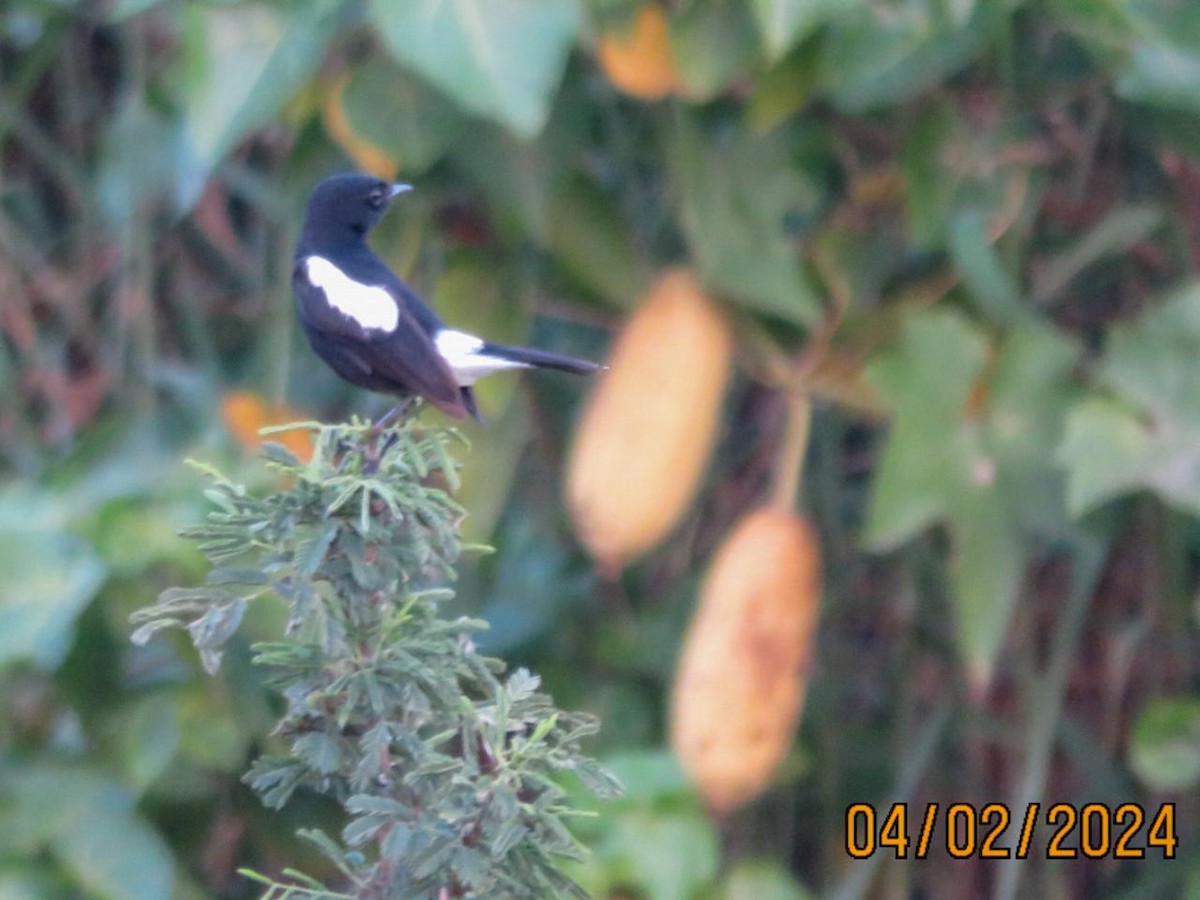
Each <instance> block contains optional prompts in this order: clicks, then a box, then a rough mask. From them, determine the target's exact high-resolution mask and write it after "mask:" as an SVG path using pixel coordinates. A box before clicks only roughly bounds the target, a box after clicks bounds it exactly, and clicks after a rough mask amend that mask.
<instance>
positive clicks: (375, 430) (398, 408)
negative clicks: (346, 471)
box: [365, 397, 413, 472]
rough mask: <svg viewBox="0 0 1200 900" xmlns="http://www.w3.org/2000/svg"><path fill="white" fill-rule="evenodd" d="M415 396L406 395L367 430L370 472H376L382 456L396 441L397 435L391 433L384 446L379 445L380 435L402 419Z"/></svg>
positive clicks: (367, 460) (367, 462)
mask: <svg viewBox="0 0 1200 900" xmlns="http://www.w3.org/2000/svg"><path fill="white" fill-rule="evenodd" d="M412 402H413V398H412V397H405V398H404V399H403V400H401V401H400V402H399V403H397V404H396V405H395V406H393V407H392V408H391V409H389V410H388V411H387V412H386V413H384V414H383V415H382V416H380V417H379V419H378V421H376V422H375V424H373V425H372V426H371V429H370V431H368V432H367V453H366V457H365V462H366V468H367V471H369V472H374V471H375V468H376V467H377V466H378V465H379V460H380V457H382V456H383V454H384V453H386V452H387V450H388V448H389V447H390V446H391V445H392V444H393V443H394V442H395V440H396V436H395V435H394V434H393V435H390V436H389V437H388V439H387V440H386V441H384V443H383V446H382V447H377V444H378V443H379V438H380V436H381V435H382V434H383V433H384V432H385V431H387V430H388V429H389V428H391V427H392V425H393V424H395V423H396V422H397V421H398V420H400V419H402V418H403V416H404V414H405V413H406V412H407V411H408V408H409V407H410V406H412Z"/></svg>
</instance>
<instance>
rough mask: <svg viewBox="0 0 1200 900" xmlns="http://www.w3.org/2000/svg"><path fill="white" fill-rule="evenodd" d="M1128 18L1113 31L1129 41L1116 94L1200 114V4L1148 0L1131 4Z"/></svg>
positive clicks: (1121, 40)
mask: <svg viewBox="0 0 1200 900" xmlns="http://www.w3.org/2000/svg"><path fill="white" fill-rule="evenodd" d="M1127 16H1128V21H1127V22H1125V23H1121V24H1124V25H1125V28H1124V29H1118V28H1114V29H1112V33H1113V35H1114V36H1115V38H1116V40H1117V41H1118V42H1120V43H1121V44H1127V45H1128V46H1127V50H1126V53H1125V54H1124V61H1123V64H1122V65H1121V66H1120V67H1119V69H1118V73H1117V79H1116V89H1117V92H1118V93H1119V94H1120V95H1121V96H1123V97H1125V98H1126V99H1127V100H1133V101H1135V102H1138V103H1145V104H1148V105H1151V106H1160V107H1164V108H1167V109H1175V110H1181V111H1184V112H1190V113H1197V112H1200V97H1198V96H1197V93H1196V83H1197V79H1198V78H1200V8H1198V7H1197V6H1196V5H1195V4H1194V3H1174V2H1170V0H1147V2H1142V3H1134V4H1129V9H1128V11H1127ZM1131 38H1132V40H1131Z"/></svg>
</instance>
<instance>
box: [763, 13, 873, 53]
mask: <svg viewBox="0 0 1200 900" xmlns="http://www.w3.org/2000/svg"><path fill="white" fill-rule="evenodd" d="M853 5H854V3H853V2H850V3H847V2H845V0H751V2H750V7H751V9H753V11H754V16H755V19H756V21H757V22H758V30H759V33H760V34H761V35H762V38H763V43H764V44H765V45H766V48H767V56H768V57H769V58H770V59H772V60H776V59H779V58H780V57H782V56H783V55H784V54H785V53H787V51H788V50H790V49H791V48H792V46H793V45H794V44H795V43H796V42H797V41H798V40H800V39H801V38H803V37H805V36H806V35H808V34H809V33H810V32H812V30H813V29H814V28H816V26H817V25H819V24H821V22H822V21H824V20H825V19H826V18H829V17H830V16H831V15H832V14H834V13H844V12H845V10H846V9H847V8H848V7H851V6H853Z"/></svg>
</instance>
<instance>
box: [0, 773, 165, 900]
mask: <svg viewBox="0 0 1200 900" xmlns="http://www.w3.org/2000/svg"><path fill="white" fill-rule="evenodd" d="M0 796H3V797H4V798H5V799H6V801H7V802H6V803H5V804H4V805H3V807H0V825H2V826H3V827H0V833H3V837H0V848H4V847H5V846H6V844H7V845H8V848H9V849H10V852H11V849H14V848H15V849H18V850H19V849H22V848H24V849H25V851H26V852H30V851H32V850H34V849H35V848H42V847H45V848H48V849H49V850H51V852H53V854H54V855H55V856H56V857H57V858H58V859H59V860H60V861H61V862H62V864H63V866H64V867H65V869H66V870H67V871H68V872H69V873H70V875H71V876H72V878H73V879H74V880H75V881H76V883H77V884H78V885H79V887H81V888H82V889H84V890H85V892H86V895H87V896H93V897H103V898H106V900H107V898H111V900H162V898H164V897H167V896H169V894H170V886H171V880H172V875H173V868H174V866H173V863H172V861H171V855H170V853H169V852H168V850H167V848H166V845H165V844H164V843H163V840H162V838H161V837H159V835H158V834H157V833H156V832H155V831H154V830H153V829H152V828H150V827H149V826H148V825H147V824H146V823H145V822H144V821H143V820H142V819H141V818H140V817H139V816H138V815H137V813H136V812H135V811H134V803H133V798H132V796H130V794H129V792H128V791H126V790H125V789H124V788H123V787H122V786H121V785H119V784H117V783H116V782H114V781H112V780H110V779H108V778H105V777H103V776H101V775H97V774H94V773H91V772H88V771H86V770H84V769H70V768H65V767H55V766H36V767H10V768H4V769H0ZM6 839H8V840H7V841H6ZM8 841H12V843H8Z"/></svg>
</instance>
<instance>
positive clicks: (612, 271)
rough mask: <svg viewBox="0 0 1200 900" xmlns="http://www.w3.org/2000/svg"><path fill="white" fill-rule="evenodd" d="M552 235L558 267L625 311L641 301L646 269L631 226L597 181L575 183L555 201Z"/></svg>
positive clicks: (570, 184)
mask: <svg viewBox="0 0 1200 900" xmlns="http://www.w3.org/2000/svg"><path fill="white" fill-rule="evenodd" d="M547 237H548V239H549V242H550V250H551V252H552V253H553V254H554V258H555V259H556V260H557V261H558V263H559V264H560V265H561V266H562V267H563V268H564V269H565V270H566V271H567V272H569V273H570V274H571V275H572V276H574V277H575V278H576V279H577V280H578V281H579V282H580V283H581V284H582V285H583V286H584V287H586V288H588V289H589V290H591V291H593V292H594V293H595V294H596V295H597V296H599V297H602V298H603V299H604V300H606V301H607V302H609V303H611V304H612V305H614V306H617V307H622V308H625V309H630V308H632V307H634V306H636V305H637V303H638V301H640V300H641V298H642V294H643V292H644V290H645V288H646V286H647V281H648V279H647V274H646V265H645V264H644V263H643V262H642V260H641V259H640V258H639V257H638V254H637V251H636V250H635V249H634V246H633V242H632V240H631V233H630V228H629V223H628V222H627V221H626V220H625V217H624V216H623V215H622V214H621V211H620V209H619V208H618V206H617V204H616V203H615V202H614V200H613V198H612V197H610V196H609V195H608V194H606V193H604V192H603V191H601V190H600V189H599V188H597V187H596V186H595V185H594V184H593V183H591V182H590V181H588V180H586V179H583V178H575V179H572V181H571V182H570V183H569V184H568V185H567V186H566V188H565V189H564V190H563V191H562V192H561V193H560V194H559V195H558V196H557V197H556V198H555V200H554V202H553V205H552V206H551V209H550V228H549V232H548V235H547Z"/></svg>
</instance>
